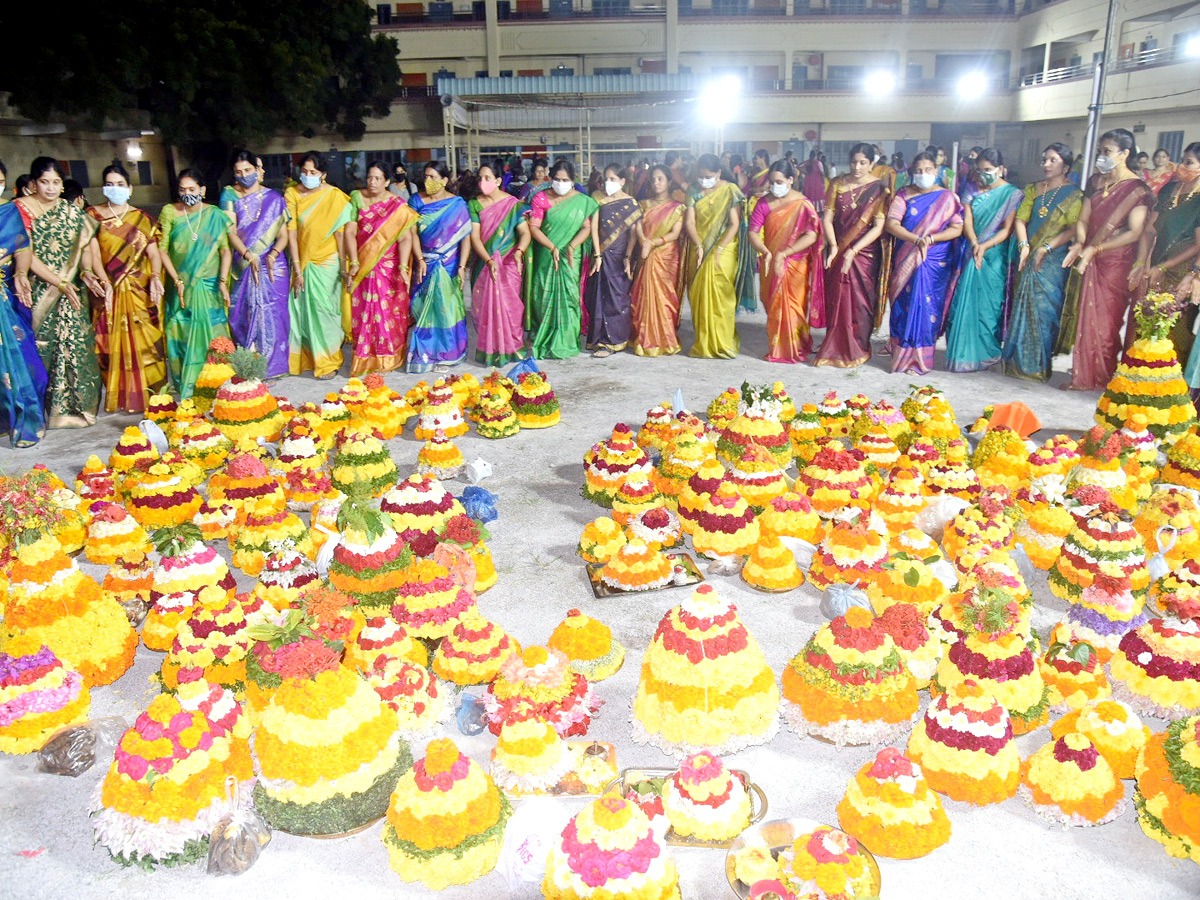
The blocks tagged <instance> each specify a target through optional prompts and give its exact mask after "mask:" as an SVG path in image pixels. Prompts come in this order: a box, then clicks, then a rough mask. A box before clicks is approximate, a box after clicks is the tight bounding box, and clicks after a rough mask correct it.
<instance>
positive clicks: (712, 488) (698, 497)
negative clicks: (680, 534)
mask: <svg viewBox="0 0 1200 900" xmlns="http://www.w3.org/2000/svg"><path fill="white" fill-rule="evenodd" d="M727 480H728V476H727V475H726V473H725V468H724V467H723V466H722V465H721V464H720V463H719V462H717V460H716V459H715V458H713V459H706V460H704V462H702V463H701V464H700V467H699V468H698V469H697V470H696V471H695V473H694V474H693V475H692V477H691V478H689V479H688V480H687V483H686V484H685V485H684V486H683V490H681V491H680V492H679V497H678V499H677V501H676V508H677V509H678V511H679V524H680V525H681V526H682V527H683V530H684V532H685V533H687V534H692V533H693V532H694V530H695V526H696V519H697V518H699V516H700V513H701V512H703V511H704V509H705V508H706V507H707V506H708V502H709V499H710V498H711V497H712V495H713V494H715V493H716V492H717V489H718V488H720V487H721V485H722V484H725V483H727Z"/></svg>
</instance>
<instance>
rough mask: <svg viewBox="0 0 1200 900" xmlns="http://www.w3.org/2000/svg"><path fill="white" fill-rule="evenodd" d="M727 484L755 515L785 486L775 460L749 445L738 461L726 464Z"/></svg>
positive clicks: (759, 448)
mask: <svg viewBox="0 0 1200 900" xmlns="http://www.w3.org/2000/svg"><path fill="white" fill-rule="evenodd" d="M788 449H789V450H790V449H791V446H790V445H788ZM785 465H786V464H785ZM729 483H730V484H732V485H733V487H734V488H735V489H736V490H737V492H738V493H739V494H741V495H742V496H743V497H744V498H745V500H746V502H747V503H749V504H750V506H751V507H753V508H754V511H755V512H762V511H763V509H764V508H765V507H766V505H767V504H768V503H770V502H771V498H772V497H778V496H779V495H780V494H784V493H786V492H787V490H788V486H789V484H788V480H787V478H785V477H784V474H783V468H782V467H781V466H780V463H779V460H778V459H776V458H775V457H774V456H772V455H771V452H770V451H769V450H767V449H766V448H765V447H763V446H762V445H761V444H750V445H749V446H748V447H746V449H745V450H743V451H742V456H741V459H738V460H735V461H734V462H732V463H730V464H729Z"/></svg>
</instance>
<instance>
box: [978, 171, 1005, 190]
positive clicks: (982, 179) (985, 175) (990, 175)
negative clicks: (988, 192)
mask: <svg viewBox="0 0 1200 900" xmlns="http://www.w3.org/2000/svg"><path fill="white" fill-rule="evenodd" d="M999 177H1000V173H999V172H997V171H996V170H995V169H992V171H990V172H980V173H979V183H980V184H982V185H983V186H984V187H990V186H991V185H993V184H995V183H996V179H997V178H999Z"/></svg>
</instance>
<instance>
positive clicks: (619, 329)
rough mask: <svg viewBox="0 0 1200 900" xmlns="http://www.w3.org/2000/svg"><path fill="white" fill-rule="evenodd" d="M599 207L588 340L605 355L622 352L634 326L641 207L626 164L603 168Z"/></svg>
mask: <svg viewBox="0 0 1200 900" xmlns="http://www.w3.org/2000/svg"><path fill="white" fill-rule="evenodd" d="M596 199H597V202H598V203H599V204H600V208H599V209H598V210H597V211H596V212H595V213H593V214H592V228H591V238H592V270H591V274H590V275H589V276H588V280H587V286H586V288H585V290H584V303H585V304H586V306H587V311H588V336H587V346H588V349H589V350H591V351H592V356H595V357H597V358H599V359H602V358H604V357H606V356H611V355H612V354H614V353H619V352H620V351H621V350H624V349H625V347H626V345H627V344H628V343H629V336H630V331H631V327H632V326H631V321H630V305H631V302H632V298H631V297H630V289H631V288H632V287H633V283H632V282H633V277H632V271H631V269H630V265H631V261H632V257H633V251H634V250H635V249H636V248H637V241H636V240H634V234H635V232H634V228H635V226H636V225H637V223H638V221H639V220H640V219H641V218H642V208H641V206H639V205H638V202H637V201H636V200H634V199H633V198H632V197H631V196H629V194H627V193H625V170H624V169H622V168H621V166H618V165H615V164H612V165H609V166H607V167H606V168H605V169H604V188H603V193H602V194H600V195H599V196H598V197H597V198H596Z"/></svg>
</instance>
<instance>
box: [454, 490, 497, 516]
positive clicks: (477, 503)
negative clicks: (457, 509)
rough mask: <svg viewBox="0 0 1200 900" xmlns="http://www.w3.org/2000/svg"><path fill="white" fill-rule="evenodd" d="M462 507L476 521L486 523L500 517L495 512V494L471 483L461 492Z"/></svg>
mask: <svg viewBox="0 0 1200 900" xmlns="http://www.w3.org/2000/svg"><path fill="white" fill-rule="evenodd" d="M460 499H461V500H462V505H463V509H464V510H465V511H466V513H467V515H468V516H470V517H471V518H472V519H475V520H476V521H477V522H480V523H482V524H484V525H486V524H487V523H488V522H492V521H494V520H496V519H498V518H500V514H499V513H498V512H496V495H495V494H493V493H492V492H491V491H489V490H486V489H484V488H481V487H477V486H475V485H471V486H470V487H469V488H466V489H465V490H464V491H463V492H462V497H461V498H460Z"/></svg>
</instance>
